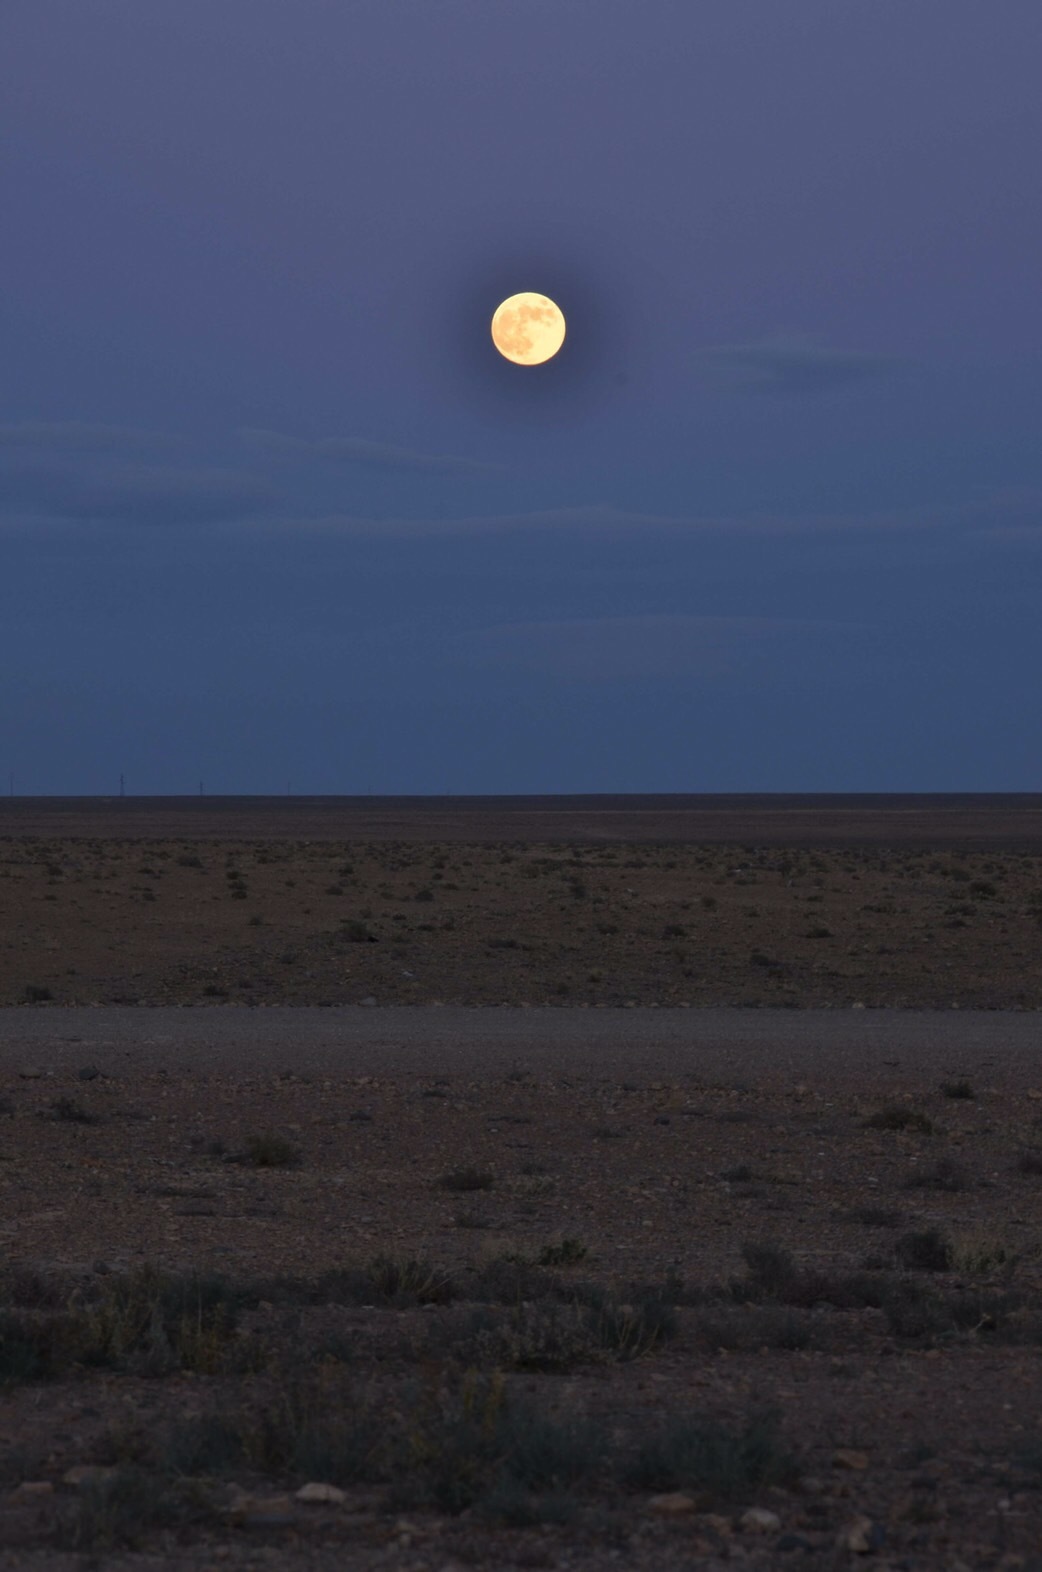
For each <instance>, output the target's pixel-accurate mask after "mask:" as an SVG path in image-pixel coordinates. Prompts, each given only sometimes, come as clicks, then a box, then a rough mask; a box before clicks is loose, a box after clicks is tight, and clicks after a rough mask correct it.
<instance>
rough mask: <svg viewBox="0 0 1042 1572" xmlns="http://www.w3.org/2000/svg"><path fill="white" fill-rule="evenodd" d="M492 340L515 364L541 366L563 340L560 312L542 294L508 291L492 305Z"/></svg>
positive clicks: (562, 324)
mask: <svg viewBox="0 0 1042 1572" xmlns="http://www.w3.org/2000/svg"><path fill="white" fill-rule="evenodd" d="M492 342H493V344H495V346H496V348H497V349H498V350H499V353H500V354H501V355H503V356H505V357H506V359H507V360H512V361H513V362H514V364H515V365H517V366H541V365H542V364H543V361H544V360H550V359H551V358H552V357H553V356H554V355H556V354H557V351H558V350H559V349H560V347H561V345H562V344H563V343H564V316H563V314H562V312H561V308H560V306H557V305H555V304H554V302H553V301H552V300H548V299H547V297H546V296H545V295H533V294H530V293H528V292H527V291H525V292H523V293H522V294H520V295H511V296H510V298H509V299H508V300H504V301H503V303H502V305H499V306H497V307H496V310H495V314H494V316H493V318H492Z"/></svg>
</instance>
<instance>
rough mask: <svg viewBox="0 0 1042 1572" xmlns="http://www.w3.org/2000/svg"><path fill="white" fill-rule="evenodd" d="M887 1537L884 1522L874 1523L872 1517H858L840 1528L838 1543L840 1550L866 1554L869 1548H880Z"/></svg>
mask: <svg viewBox="0 0 1042 1572" xmlns="http://www.w3.org/2000/svg"><path fill="white" fill-rule="evenodd" d="M885 1539H886V1529H885V1528H884V1527H883V1525H882V1523H874V1522H873V1521H872V1519H871V1518H870V1517H856V1518H855V1519H854V1521H853V1522H852V1523H848V1524H847V1526H846V1527H845V1528H843V1529H841V1530H840V1532H839V1536H838V1538H837V1540H836V1544H837V1546H838V1548H839V1549H840V1550H853V1551H854V1552H855V1554H856V1555H865V1554H866V1553H867V1552H868V1551H869V1550H879V1549H880V1548H881V1547H882V1545H883V1542H884V1540H885Z"/></svg>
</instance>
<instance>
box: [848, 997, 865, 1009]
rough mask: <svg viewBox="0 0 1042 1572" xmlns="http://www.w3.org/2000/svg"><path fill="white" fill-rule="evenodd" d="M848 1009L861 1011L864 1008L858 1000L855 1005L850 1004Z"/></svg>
mask: <svg viewBox="0 0 1042 1572" xmlns="http://www.w3.org/2000/svg"><path fill="white" fill-rule="evenodd" d="M850 1008H851V1009H852V1010H863V1009H864V1008H865V1006H864V1005H863V1004H862V1003H861V1000H860V999H859V1000H858V1002H857V1003H856V1004H852V1005H851V1006H850Z"/></svg>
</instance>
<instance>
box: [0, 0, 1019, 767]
mask: <svg viewBox="0 0 1042 1572" xmlns="http://www.w3.org/2000/svg"><path fill="white" fill-rule="evenodd" d="M1040 60H1042V6H1040V5H1039V4H1038V0H916V4H914V5H911V4H909V3H908V0H871V3H862V4H837V3H836V0H786V3H785V4H779V3H778V0H697V3H695V0H48V3H47V4H41V0H4V3H3V8H2V13H0V62H2V63H0V146H2V147H3V150H4V157H3V164H2V172H0V213H2V215H3V242H2V245H0V486H2V499H3V500H2V511H0V638H2V645H0V650H2V657H0V658H2V664H0V789H2V790H4V791H6V790H7V789H8V772H9V771H13V772H14V777H15V791H16V792H17V793H53V794H78V793H110V792H112V791H113V790H114V789H115V788H116V787H117V784H118V776H119V772H120V771H121V770H122V771H124V772H125V773H126V778H127V790H128V791H130V792H133V793H178V792H195V791H197V789H198V782H199V781H200V779H202V780H203V781H205V784H206V789H207V791H208V792H230V793H251V792H258V793H269V792H280V791H283V790H285V788H286V783H287V780H291V781H292V784H293V790H294V791H295V792H300V793H324V792H334V793H338V792H344V793H355V792H364V791H366V790H368V789H372V790H373V791H374V792H376V793H418V794H424V793H433V794H437V793H470V792H473V793H497V792H508V793H509V792H598V791H604V792H671V791H675V792H683V791H694V792H697V791H761V792H762V791H822V792H830V791H924V792H937V791H1021V790H1022V791H1028V790H1038V789H1039V785H1040V780H1042V726H1040V724H1039V721H1040V715H1039V707H1038V690H1039V674H1040V671H1042V617H1040V614H1039V606H1040V599H1042V550H1040V545H1042V506H1040V503H1042V418H1040V417H1042V309H1040V287H1039V286H1040V276H1042V273H1040V264H1042V244H1040V240H1042V224H1040V218H1042V181H1040V175H1042V159H1040V156H1039V150H1040V148H1042V96H1040V95H1039V92H1038V68H1039V63H1040ZM521 289H533V290H537V291H540V292H543V293H546V294H549V295H552V296H553V297H554V298H555V299H556V300H557V301H558V303H559V305H560V306H561V308H562V309H563V311H564V313H565V316H566V319H567V322H568V336H567V338H566V340H565V344H564V347H563V349H562V351H561V353H560V355H559V356H558V357H557V358H556V359H555V360H553V361H550V362H548V363H547V364H546V365H545V366H542V367H537V368H523V367H515V366H512V365H510V364H508V363H507V362H506V361H504V360H502V359H501V358H500V357H499V356H498V355H497V353H496V351H495V349H494V348H493V346H492V343H491V339H490V337H489V331H488V327H489V321H490V319H491V315H492V312H493V310H494V309H495V307H496V305H497V304H498V303H499V301H500V300H501V299H502V298H503V297H504V296H506V295H508V294H512V293H514V292H515V291H516V290H521Z"/></svg>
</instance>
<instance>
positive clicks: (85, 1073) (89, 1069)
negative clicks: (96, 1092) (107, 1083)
mask: <svg viewBox="0 0 1042 1572" xmlns="http://www.w3.org/2000/svg"><path fill="white" fill-rule="evenodd" d="M76 1074H77V1076H78V1077H79V1079H80V1080H81V1081H96V1080H97V1078H98V1076H99V1075H100V1074H101V1071H100V1070H99V1069H98V1068H97V1067H96V1066H95V1065H93V1064H85V1065H84V1066H83V1068H82V1069H80V1070H77V1071H76Z"/></svg>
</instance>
